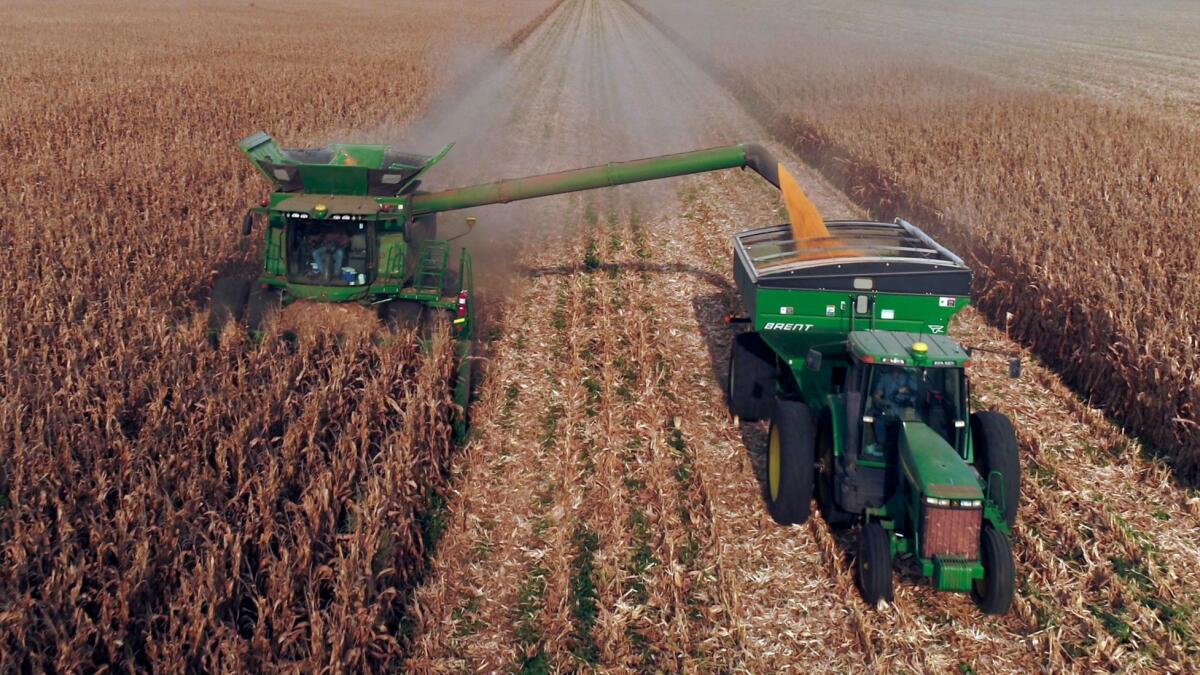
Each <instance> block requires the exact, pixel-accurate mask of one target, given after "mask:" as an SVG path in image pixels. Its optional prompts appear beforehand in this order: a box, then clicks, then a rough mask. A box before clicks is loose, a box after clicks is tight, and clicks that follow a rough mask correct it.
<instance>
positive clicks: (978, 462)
mask: <svg viewBox="0 0 1200 675" xmlns="http://www.w3.org/2000/svg"><path fill="white" fill-rule="evenodd" d="M971 439H972V441H973V445H974V448H975V468H976V469H978V470H979V475H980V477H981V478H983V481H984V484H987V483H988V476H990V475H991V473H992V472H993V471H996V472H998V473H999V474H1000V477H1001V478H1002V479H1003V482H1004V495H1003V496H1004V499H1003V502H1002V503H1000V506H1001V507H1002V510H1003V512H1004V522H1006V523H1008V526H1009V527H1012V526H1013V525H1014V524H1015V523H1016V522H1017V505H1018V504H1019V503H1020V498H1021V497H1020V496H1021V465H1020V460H1019V459H1018V457H1017V435H1016V433H1015V432H1014V431H1013V427H1012V422H1009V421H1008V418H1007V417H1005V416H1004V415H1001V414H1000V413H996V412H977V413H974V414H973V415H971Z"/></svg>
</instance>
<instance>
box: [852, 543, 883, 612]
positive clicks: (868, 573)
mask: <svg viewBox="0 0 1200 675" xmlns="http://www.w3.org/2000/svg"><path fill="white" fill-rule="evenodd" d="M889 536H890V535H888V533H887V530H885V529H883V527H881V526H880V525H879V523H867V524H866V525H863V529H862V533H860V534H859V535H858V560H857V561H855V575H856V576H857V577H858V589H859V590H860V591H862V596H863V600H865V601H866V602H867V604H868V605H871V606H872V607H874V606H875V605H876V604H877V603H878V602H879V601H880V600H887V601H888V602H891V601H892V550H891V546H890V545H889V541H888V537H889Z"/></svg>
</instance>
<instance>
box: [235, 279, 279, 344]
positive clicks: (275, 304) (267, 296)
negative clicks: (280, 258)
mask: <svg viewBox="0 0 1200 675" xmlns="http://www.w3.org/2000/svg"><path fill="white" fill-rule="evenodd" d="M280 306H281V303H280V293H279V291H277V290H275V289H274V288H271V287H270V286H263V285H261V284H255V286H254V287H253V288H251V289H250V293H249V295H248V296H247V298H246V311H245V312H244V318H245V319H246V330H247V331H248V332H249V333H250V336H251V337H253V338H255V339H257V338H259V337H261V335H262V327H263V324H264V323H266V321H267V320H268V319H270V318H271V317H272V316H274V315H275V314H276V313H277V312H278V311H279V308H280Z"/></svg>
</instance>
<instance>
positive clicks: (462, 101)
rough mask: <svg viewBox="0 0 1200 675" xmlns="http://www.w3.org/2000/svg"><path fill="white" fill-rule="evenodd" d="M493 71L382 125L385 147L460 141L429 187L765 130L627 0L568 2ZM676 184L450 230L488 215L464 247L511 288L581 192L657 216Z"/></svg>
mask: <svg viewBox="0 0 1200 675" xmlns="http://www.w3.org/2000/svg"><path fill="white" fill-rule="evenodd" d="M482 72H485V73H486V75H485V76H484V77H483V78H482V79H481V80H479V81H476V82H474V83H471V84H472V86H470V87H468V88H465V89H463V90H459V91H456V92H452V93H451V94H450V95H448V96H445V97H443V98H442V99H441V100H439V101H436V102H435V103H434V104H433V105H432V106H431V108H430V110H429V111H428V113H426V114H425V115H424V116H423V117H421V118H420V119H418V120H416V121H415V122H413V123H412V124H410V125H408V126H407V127H404V128H390V127H387V126H385V127H381V128H379V129H377V130H373V131H372V132H371V134H370V135H371V136H373V139H372V140H374V141H375V142H382V143H389V144H391V145H393V146H395V147H398V148H404V149H406V150H411V151H415V152H421V153H425V154H433V153H435V152H437V151H438V150H439V149H440V148H441V147H442V146H443V145H444V144H446V143H449V142H454V143H455V146H454V149H453V150H452V151H451V152H450V154H449V155H448V156H447V157H446V159H445V160H443V161H442V163H441V164H439V165H438V166H437V167H436V168H435V169H433V170H431V171H430V172H429V174H427V176H426V180H425V182H424V184H423V185H422V186H421V189H423V190H438V189H445V188H450V187H458V186H462V185H470V184H475V183H481V182H491V181H494V180H499V179H503V178H516V177H521V176H527V175H536V174H541V173H547V172H553V171H562V170H568V169H574V168H579V167H586V166H593V165H597V164H604V163H607V162H612V161H622V160H630V159H639V158H642V157H648V156H653V155H658V154H667V153H674V152H683V151H687V150H694V149H698V148H703V147H711V146H714V145H722V144H727V143H735V142H743V141H747V142H749V141H758V140H760V139H759V138H757V137H755V136H751V137H746V135H745V133H744V130H745V129H746V128H754V125H753V123H752V122H750V121H749V120H748V119H747V118H746V117H745V116H744V115H742V114H741V113H740V111H738V110H737V106H736V104H734V103H733V102H732V99H730V98H729V97H728V95H727V94H725V92H724V91H723V90H721V88H720V87H719V86H718V85H717V84H716V83H714V82H713V81H712V80H711V79H709V78H708V76H706V75H705V74H704V73H703V72H702V71H701V70H700V69H699V68H698V67H697V66H696V65H695V64H693V63H691V62H690V61H689V59H688V58H687V57H686V56H685V55H684V54H683V53H682V52H680V51H679V50H678V49H676V48H675V47H674V46H673V45H671V44H670V42H669V41H668V40H666V39H664V38H663V36H662V35H661V33H659V32H658V31H657V30H656V29H654V28H653V27H652V26H651V25H650V24H649V23H648V22H647V21H646V20H645V19H644V18H643V17H641V16H640V15H639V14H637V13H636V12H635V11H634V10H633V9H632V8H630V7H629V6H628V5H627V4H625V3H624V2H618V1H612V0H570V1H568V2H565V3H563V5H562V6H561V7H560V8H559V9H558V10H557V11H555V12H554V13H553V14H552V15H551V16H549V17H548V18H547V20H546V21H545V22H544V23H543V24H542V25H541V26H540V27H539V28H538V29H537V30H536V31H534V32H533V33H532V34H531V35H530V36H529V38H528V39H527V40H526V41H525V42H524V43H523V44H522V45H520V46H519V47H518V48H517V49H516V50H515V51H514V52H513V53H512V54H511V55H509V56H508V57H507V58H504V59H502V60H498V61H495V62H493V63H491V64H489V66H488V67H487V68H484V69H482ZM670 183H671V181H666V182H660V183H657V184H643V185H638V186H627V187H622V188H618V189H617V190H615V191H614V190H604V191H600V192H596V193H593V194H590V195H587V196H584V197H581V196H579V195H574V196H572V195H563V196H558V197H549V198H543V199H538V200H533V201H527V202H520V203H514V204H508V205H495V206H487V207H480V208H474V209H469V210H465V211H458V212H448V213H444V214H442V215H441V216H440V217H439V232H440V233H441V234H442V236H453V235H454V234H457V233H458V232H461V231H463V230H464V229H465V226H464V225H463V218H464V217H465V216H467V215H472V216H476V217H477V218H478V223H479V225H478V227H477V228H476V229H475V231H474V232H472V233H471V234H470V235H469V236H467V237H464V238H463V239H461V240H459V242H460V243H463V244H465V245H467V246H468V247H469V249H470V252H471V255H472V258H473V259H474V261H475V263H476V270H477V280H478V279H479V277H480V276H481V277H483V279H484V281H485V283H488V284H490V285H492V286H496V285H503V284H504V283H506V279H507V277H508V276H509V272H511V270H512V261H514V260H515V259H516V257H517V253H518V252H519V251H521V250H525V249H526V248H528V247H534V246H537V243H538V242H539V241H540V240H542V238H544V237H545V236H547V235H549V234H551V233H554V232H560V231H562V230H563V228H567V227H571V226H572V222H573V221H574V220H577V218H578V214H577V211H578V205H579V200H580V199H584V200H590V201H589V203H592V204H594V205H596V207H597V208H598V209H600V210H604V208H606V202H607V201H610V200H613V199H620V200H621V201H622V202H623V203H624V204H625V205H626V206H627V207H628V205H636V208H637V209H638V211H639V212H640V213H645V214H647V215H650V214H653V213H655V212H656V210H657V209H660V208H662V205H663V202H670V201H673V200H668V199H665V197H668V196H670V194H671V192H670V190H671V188H670ZM572 205H574V208H575V211H573V210H572V208H573V207H572Z"/></svg>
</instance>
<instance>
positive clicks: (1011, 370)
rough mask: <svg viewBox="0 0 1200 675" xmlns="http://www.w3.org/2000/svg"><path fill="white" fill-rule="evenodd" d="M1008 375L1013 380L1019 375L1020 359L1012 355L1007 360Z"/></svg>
mask: <svg viewBox="0 0 1200 675" xmlns="http://www.w3.org/2000/svg"><path fill="white" fill-rule="evenodd" d="M1008 376H1009V377H1011V378H1013V379H1014V380H1015V379H1017V378H1018V377H1020V376H1021V359H1020V357H1017V356H1014V357H1012V358H1011V359H1009V360H1008Z"/></svg>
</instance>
